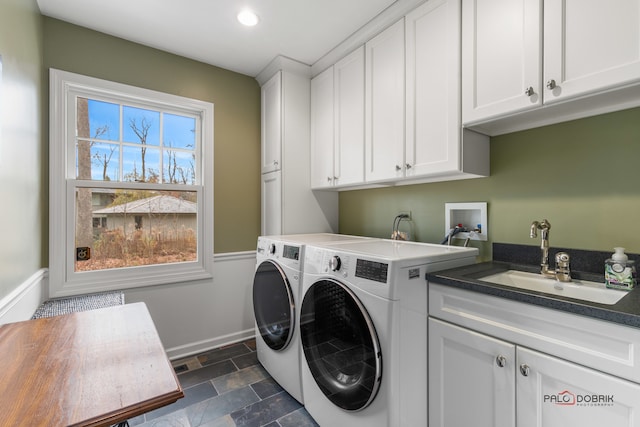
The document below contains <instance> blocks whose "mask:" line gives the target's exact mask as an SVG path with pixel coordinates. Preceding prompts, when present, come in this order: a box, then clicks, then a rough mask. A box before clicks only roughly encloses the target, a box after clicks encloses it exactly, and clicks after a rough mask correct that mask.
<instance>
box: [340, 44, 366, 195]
mask: <svg viewBox="0 0 640 427" xmlns="http://www.w3.org/2000/svg"><path fill="white" fill-rule="evenodd" d="M333 75H334V83H335V96H334V100H335V104H334V106H335V116H334V117H335V121H334V123H335V157H334V161H335V164H334V171H335V173H336V182H335V183H336V185H342V186H344V185H351V184H358V183H362V182H364V46H363V47H360V48H358V49H357V50H355V51H354V52H352V53H351V54H349V55H348V56H346V57H345V58H343V59H342V60H340V61H339V62H337V63H336V64H335V66H334V74H333Z"/></svg>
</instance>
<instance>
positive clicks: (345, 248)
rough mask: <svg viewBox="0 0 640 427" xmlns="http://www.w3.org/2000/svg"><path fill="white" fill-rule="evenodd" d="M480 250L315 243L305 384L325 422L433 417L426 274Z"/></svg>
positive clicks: (303, 324)
mask: <svg viewBox="0 0 640 427" xmlns="http://www.w3.org/2000/svg"><path fill="white" fill-rule="evenodd" d="M477 255H478V250H477V249H475V248H462V247H455V246H442V245H433V244H426V243H412V242H398V241H393V240H372V241H365V242H348V243H341V244H321V245H309V246H307V247H306V249H305V266H304V274H303V285H302V293H301V295H302V296H303V299H302V306H301V310H300V331H301V344H302V350H303V352H302V369H301V373H302V392H303V394H304V398H305V407H306V409H307V411H308V412H309V413H310V414H311V416H312V417H313V418H314V419H315V420H316V421H317V422H318V424H320V425H321V426H349V427H398V426H403V427H405V426H406V427H416V426H426V425H427V420H428V418H427V415H428V414H427V388H428V378H427V281H426V277H425V274H426V273H427V272H432V271H438V270H443V269H447V268H454V267H459V266H463V265H469V264H473V263H475V260H476V256H477Z"/></svg>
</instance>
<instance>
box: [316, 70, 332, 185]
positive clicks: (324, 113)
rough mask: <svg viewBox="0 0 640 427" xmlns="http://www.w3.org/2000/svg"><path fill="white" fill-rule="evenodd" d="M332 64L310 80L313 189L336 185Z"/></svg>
mask: <svg viewBox="0 0 640 427" xmlns="http://www.w3.org/2000/svg"><path fill="white" fill-rule="evenodd" d="M333 104H334V100H333V67H331V68H328V69H326V70H325V71H323V72H322V73H320V74H318V75H317V76H316V77H314V78H313V79H312V80H311V188H327V187H332V186H333V184H334V166H333V158H334V152H333V147H334V141H333V135H334V122H333Z"/></svg>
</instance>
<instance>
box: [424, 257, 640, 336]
mask: <svg viewBox="0 0 640 427" xmlns="http://www.w3.org/2000/svg"><path fill="white" fill-rule="evenodd" d="M504 270H520V271H527V272H531V273H538V272H540V267H535V266H530V265H521V264H515V263H511V262H503V261H490V262H484V263H481V264H473V265H469V266H466V267H458V268H454V269H451V270H444V271H438V272H434V273H428V274H427V280H428V281H429V282H434V283H439V284H441V285H446V286H452V287H455V288H459V289H466V290H469V291H473V292H480V293H483V294H486V295H493V296H497V297H501V298H507V299H511V300H514V301H520V302H524V303H528V304H534V305H537V306H541V307H546V308H552V309H555V310H561V311H565V312H569V313H575V314H580V315H583V316H588V317H593V318H596V319H601V320H606V321H609V322H614V323H619V324H622V325H628V326H633V327H636V328H640V287H637V288H635V289H633V290H632V291H619V292H624V293H626V294H627V295H626V296H624V297H623V298H622V299H621V300H620V301H618V302H617V303H616V304H613V305H608V304H598V303H593V302H589V301H582V300H577V299H573V298H566V297H562V296H556V295H550V294H545V293H542V292H536V291H529V290H526V289H519V288H514V287H510V286H503V285H498V284H494V283H490V282H484V281H482V280H479V279H478V278H479V277H484V276H487V275H489V274H494V273H499V272H500V271H504ZM571 275H572V277H573V278H574V279H582V280H589V281H594V282H604V276H603V275H598V274H593V273H581V272H572V274H571Z"/></svg>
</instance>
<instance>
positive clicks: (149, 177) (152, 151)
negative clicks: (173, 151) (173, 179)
mask: <svg viewBox="0 0 640 427" xmlns="http://www.w3.org/2000/svg"><path fill="white" fill-rule="evenodd" d="M159 172H160V150H159V149H157V148H150V147H147V146H146V145H141V146H140V147H134V146H124V147H122V179H123V180H124V181H130V182H134V181H135V182H160V178H159V176H158V174H159Z"/></svg>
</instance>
